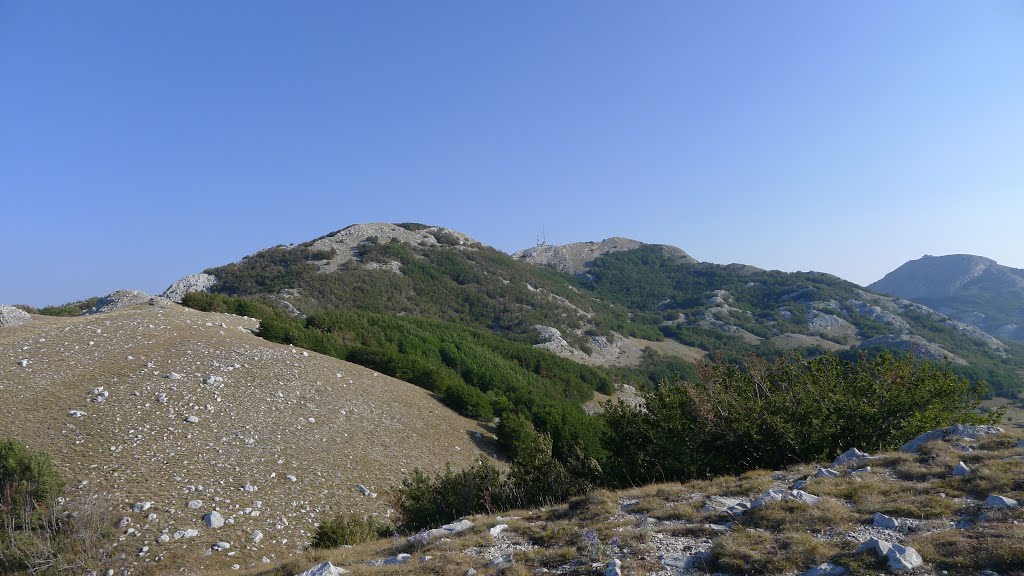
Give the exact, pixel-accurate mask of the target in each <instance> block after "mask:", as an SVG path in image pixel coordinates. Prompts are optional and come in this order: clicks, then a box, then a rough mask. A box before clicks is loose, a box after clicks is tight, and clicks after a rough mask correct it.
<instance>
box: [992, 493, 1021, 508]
mask: <svg viewBox="0 0 1024 576" xmlns="http://www.w3.org/2000/svg"><path fill="white" fill-rule="evenodd" d="M984 507H985V508H1020V502H1017V501H1016V500H1014V499H1013V498H1008V497H1006V496H996V495H995V494H992V495H991V496H989V497H988V498H985V504H984Z"/></svg>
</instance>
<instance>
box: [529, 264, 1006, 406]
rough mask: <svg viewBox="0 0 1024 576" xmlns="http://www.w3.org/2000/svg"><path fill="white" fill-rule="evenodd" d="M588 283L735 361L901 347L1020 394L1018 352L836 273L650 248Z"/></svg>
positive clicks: (641, 316)
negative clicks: (700, 258)
mask: <svg viewBox="0 0 1024 576" xmlns="http://www.w3.org/2000/svg"><path fill="white" fill-rule="evenodd" d="M520 254H521V257H523V258H525V259H526V260H528V261H533V258H534V257H533V256H531V255H530V254H526V253H520ZM541 263H542V264H543V262H541ZM582 285H583V287H584V289H585V290H587V291H588V292H590V293H592V294H594V295H595V296H596V297H597V298H599V299H601V300H604V301H606V302H610V303H613V304H618V305H620V306H623V307H625V308H626V309H628V310H629V311H630V313H631V318H632V321H633V322H634V323H635V324H639V325H646V326H651V327H657V328H658V329H659V330H660V331H661V332H662V333H663V334H664V335H665V336H666V337H668V338H673V339H675V340H677V341H679V342H681V343H683V344H686V345H690V346H695V347H699V348H702V349H704V350H709V351H715V352H720V353H725V354H726V355H728V356H731V357H733V358H739V357H741V356H742V355H744V354H747V353H751V352H753V353H756V354H759V355H766V356H771V355H776V354H780V353H783V352H784V351H787V350H792V351H795V352H799V353H801V354H805V355H814V354H819V353H821V352H823V351H828V352H842V353H847V354H849V353H855V352H856V351H858V350H873V349H896V350H902V351H907V352H913V353H914V354H915V355H917V356H918V357H921V358H925V359H929V360H936V361H943V360H947V359H948V360H949V361H951V362H952V363H953V364H955V365H957V370H958V371H959V372H960V373H962V374H965V375H968V376H970V377H972V378H982V379H986V380H988V381H989V382H990V383H991V384H993V385H994V386H995V387H996V388H997V389H998V390H1001V391H1003V392H1004V393H1008V392H1010V391H1013V390H1015V389H1017V388H1019V386H1020V378H1019V376H1018V374H1017V373H1016V371H1017V370H1019V369H1020V368H1022V367H1024V348H1022V347H1020V346H1019V345H1014V344H1007V343H1004V342H1001V341H999V340H997V339H996V338H993V337H992V336H990V335H989V334H987V333H985V332H983V331H981V330H979V329H977V328H976V327H974V326H971V325H968V324H965V323H963V322H959V321H957V320H954V319H952V318H949V317H947V316H945V315H943V314H941V313H939V312H936V311H935V310H932V309H930V308H928V307H926V306H923V305H921V304H917V303H914V302H911V301H909V300H906V299H902V298H893V297H889V296H883V295H879V294H875V293H872V292H871V291H870V290H866V289H864V288H861V287H860V286H857V285H855V284H853V283H851V282H847V281H845V280H843V279H841V278H837V277H835V276H831V275H828V274H822V273H817V272H796V273H786V272H779V271H768V270H761V269H759V268H755V267H752V266H745V265H739V264H729V265H719V264H711V263H698V262H693V261H691V260H686V259H680V258H678V257H676V256H674V255H673V254H671V253H670V252H666V251H665V249H664V248H663V247H661V246H655V245H642V246H639V247H637V248H633V249H629V250H619V251H612V250H609V251H606V252H605V253H603V254H601V255H598V256H597V257H595V258H594V259H593V260H592V262H591V263H590V264H589V265H588V266H587V269H586V276H585V279H584V280H583V281H582Z"/></svg>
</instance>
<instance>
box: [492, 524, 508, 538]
mask: <svg viewBox="0 0 1024 576" xmlns="http://www.w3.org/2000/svg"><path fill="white" fill-rule="evenodd" d="M505 528H508V524H498V525H497V526H494V527H492V528H491V529H490V530H489V532H490V533H491V536H497V535H498V534H501V533H502V531H503V530H505Z"/></svg>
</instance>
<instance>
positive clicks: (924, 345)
mask: <svg viewBox="0 0 1024 576" xmlns="http://www.w3.org/2000/svg"><path fill="white" fill-rule="evenodd" d="M861 345H862V346H863V347H864V348H873V347H875V348H886V349H889V350H902V351H904V352H911V353H913V354H914V355H916V356H917V357H918V358H921V359H923V360H932V361H936V362H943V361H945V360H949V361H950V362H952V363H953V364H960V365H961V366H965V365H967V361H966V360H964V359H963V358H961V357H959V356H957V355H956V354H953V353H952V352H950V351H949V350H946V349H945V348H943V347H942V346H939V345H938V344H935V343H933V342H929V341H927V340H925V339H924V338H921V337H920V336H915V335H912V334H901V335H894V334H889V335H885V336H879V337H877V338H871V339H870V340H865V341H864V342H862V343H861Z"/></svg>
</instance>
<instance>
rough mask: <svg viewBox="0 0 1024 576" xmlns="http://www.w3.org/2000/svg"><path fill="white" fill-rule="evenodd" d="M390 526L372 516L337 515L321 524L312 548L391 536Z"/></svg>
mask: <svg viewBox="0 0 1024 576" xmlns="http://www.w3.org/2000/svg"><path fill="white" fill-rule="evenodd" d="M391 531H392V528H391V526H390V525H388V524H386V523H384V522H381V521H380V520H378V519H376V518H374V517H373V516H365V517H363V516H355V515H353V514H338V515H337V516H335V517H333V518H331V519H330V520H328V521H326V522H321V523H320V525H319V526H317V528H316V533H315V534H314V535H313V541H312V542H311V543H310V545H311V546H312V547H313V548H337V547H338V546H346V545H355V544H362V543H363V542H369V541H371V540H376V539H378V538H383V537H385V536H387V535H388V534H391Z"/></svg>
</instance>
